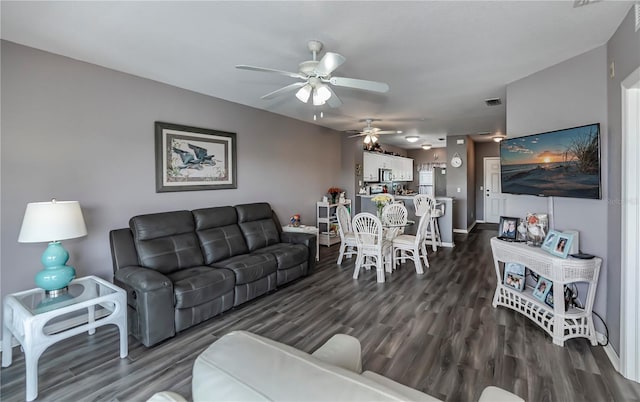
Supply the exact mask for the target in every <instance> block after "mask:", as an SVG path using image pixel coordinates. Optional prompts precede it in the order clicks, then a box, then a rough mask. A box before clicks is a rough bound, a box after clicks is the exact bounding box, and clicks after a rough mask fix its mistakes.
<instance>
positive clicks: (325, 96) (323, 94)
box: [316, 84, 331, 102]
mask: <svg viewBox="0 0 640 402" xmlns="http://www.w3.org/2000/svg"><path fill="white" fill-rule="evenodd" d="M316 92H317V93H318V96H319V97H320V99H322V101H323V102H326V101H328V100H329V98H331V91H330V90H329V87H328V86H327V85H326V84H320V85H318V86H317V87H316Z"/></svg>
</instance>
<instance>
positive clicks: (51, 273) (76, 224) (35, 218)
mask: <svg viewBox="0 0 640 402" xmlns="http://www.w3.org/2000/svg"><path fill="white" fill-rule="evenodd" d="M86 235H87V227H86V226H85V223H84V218H83V217H82V210H80V203H79V202H78V201H56V200H55V199H53V200H51V202H31V203H29V204H27V210H26V211H25V213H24V219H23V220H22V228H21V229H20V235H19V236H18V242H19V243H40V242H50V243H49V247H47V249H46V250H45V251H44V253H43V254H42V258H41V261H42V265H44V269H43V270H42V271H40V272H38V273H37V274H36V277H35V283H36V286H38V287H40V288H42V289H44V290H45V291H46V294H47V296H51V297H55V296H57V295H60V294H63V293H65V292H66V291H67V285H68V284H69V282H71V280H73V278H75V276H76V270H75V269H74V268H73V267H71V266H68V265H66V264H67V261H68V260H69V253H68V252H67V250H65V249H64V247H62V244H60V240H67V239H75V238H77V237H82V236H86Z"/></svg>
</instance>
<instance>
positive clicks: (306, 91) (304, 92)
mask: <svg viewBox="0 0 640 402" xmlns="http://www.w3.org/2000/svg"><path fill="white" fill-rule="evenodd" d="M311 90H313V87H312V86H311V85H309V84H307V85H305V86H303V87H302V88H300V89H299V90H298V92H296V98H298V99H299V100H300V102H302V103H307V102H309V96H311Z"/></svg>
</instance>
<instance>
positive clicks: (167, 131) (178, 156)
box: [155, 122, 238, 193]
mask: <svg viewBox="0 0 640 402" xmlns="http://www.w3.org/2000/svg"><path fill="white" fill-rule="evenodd" d="M155 131H156V134H155V136H156V192H158V193H162V192H167V191H193V190H218V189H229V188H238V182H237V179H236V177H237V175H236V166H237V161H236V134H235V133H229V132H226V131H217V130H210V129H206V128H197V127H188V126H181V125H178V124H171V123H162V122H156V123H155Z"/></svg>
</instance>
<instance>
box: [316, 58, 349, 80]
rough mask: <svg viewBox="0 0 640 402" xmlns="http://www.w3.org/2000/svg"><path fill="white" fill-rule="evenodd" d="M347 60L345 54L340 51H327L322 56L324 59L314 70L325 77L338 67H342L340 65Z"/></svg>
mask: <svg viewBox="0 0 640 402" xmlns="http://www.w3.org/2000/svg"><path fill="white" fill-rule="evenodd" d="M345 60H347V59H345V58H344V57H343V56H341V55H339V54H338V53H331V52H327V53H325V55H324V56H323V57H322V59H320V62H319V63H318V65H317V66H316V69H315V70H314V72H315V73H316V74H317V75H319V76H321V77H324V76H326V75H329V74H331V73H332V72H333V70H335V69H336V68H338V67H340V65H341V64H342V63H344V62H345Z"/></svg>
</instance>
